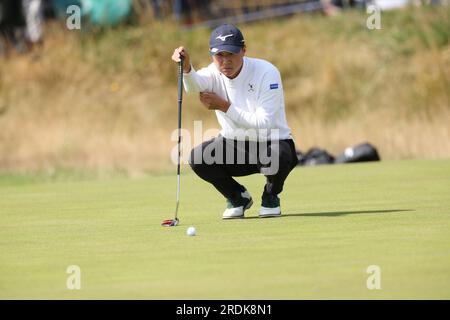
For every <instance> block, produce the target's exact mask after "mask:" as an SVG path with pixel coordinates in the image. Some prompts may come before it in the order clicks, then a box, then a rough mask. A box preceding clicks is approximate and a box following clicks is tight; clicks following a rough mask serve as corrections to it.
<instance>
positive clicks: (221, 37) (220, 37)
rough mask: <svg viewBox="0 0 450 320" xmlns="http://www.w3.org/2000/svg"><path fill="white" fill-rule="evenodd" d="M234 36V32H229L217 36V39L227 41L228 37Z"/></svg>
mask: <svg viewBox="0 0 450 320" xmlns="http://www.w3.org/2000/svg"><path fill="white" fill-rule="evenodd" d="M232 36H234V34H227V35H226V36H223V35H220V36H217V37H216V39H220V40H222V41H226V40H227V38H228V37H232Z"/></svg>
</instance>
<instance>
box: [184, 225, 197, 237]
mask: <svg viewBox="0 0 450 320" xmlns="http://www.w3.org/2000/svg"><path fill="white" fill-rule="evenodd" d="M196 233H197V231H195V228H194V227H189V228H187V230H186V234H187V235H188V236H195V234H196Z"/></svg>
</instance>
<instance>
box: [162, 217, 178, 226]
mask: <svg viewBox="0 0 450 320" xmlns="http://www.w3.org/2000/svg"><path fill="white" fill-rule="evenodd" d="M179 222H180V220H178V218H175V219H166V220H164V221H163V222H162V223H161V225H162V226H163V227H175V226H177V225H178V223H179Z"/></svg>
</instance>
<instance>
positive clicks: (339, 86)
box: [0, 6, 450, 174]
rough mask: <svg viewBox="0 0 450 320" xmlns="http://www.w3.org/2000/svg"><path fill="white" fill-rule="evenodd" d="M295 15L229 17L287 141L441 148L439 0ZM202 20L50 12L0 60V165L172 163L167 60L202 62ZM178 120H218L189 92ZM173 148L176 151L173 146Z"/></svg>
mask: <svg viewBox="0 0 450 320" xmlns="http://www.w3.org/2000/svg"><path fill="white" fill-rule="evenodd" d="M367 17H368V16H367V15H366V14H365V13H364V12H362V11H343V12H342V14H340V15H337V16H334V17H324V16H321V15H308V16H307V15H297V16H294V17H292V18H289V19H273V20H269V21H263V22H255V23H249V24H242V25H239V27H240V28H241V30H242V31H243V33H244V35H245V37H246V41H247V45H248V51H247V53H248V56H251V57H258V58H263V59H267V60H269V61H271V62H272V63H273V64H275V65H276V66H278V68H279V69H280V71H281V74H282V77H283V83H284V88H285V100H286V110H287V117H288V122H289V124H290V126H291V129H292V131H293V134H294V137H295V139H296V143H297V148H298V149H301V150H303V151H304V150H306V149H308V148H310V147H313V146H319V147H322V148H325V149H327V150H329V151H331V152H332V153H335V154H338V153H340V152H342V151H343V150H344V149H345V148H346V147H348V146H351V145H353V144H356V143H359V142H363V141H369V142H371V143H373V144H374V145H375V146H376V147H377V148H378V150H379V152H380V155H381V157H382V159H411V158H426V159H434V158H449V157H450V126H449V123H450V46H449V35H450V8H449V7H448V6H441V7H420V8H416V7H412V8H408V9H405V10H396V11H389V12H383V13H382V30H368V29H367V28H366V19H367ZM209 32H210V30H208V29H194V30H190V31H186V30H182V29H181V28H180V27H179V26H178V25H177V24H175V23H173V22H169V21H166V22H158V21H152V22H142V23H140V24H138V25H124V26H121V27H119V28H116V29H109V30H108V29H106V30H102V31H98V32H94V33H85V32H82V31H81V32H78V31H68V30H66V29H65V28H64V27H63V26H62V25H60V24H58V23H55V22H50V23H49V24H48V25H47V26H46V41H45V43H44V45H43V46H42V47H41V48H38V49H37V50H35V52H34V53H33V54H32V55H27V56H22V55H16V56H11V57H9V58H8V59H1V60H0V129H1V130H0V171H17V172H24V171H25V172H29V171H52V170H61V169H70V170H71V169H75V170H93V171H98V172H109V171H114V172H117V171H119V172H126V173H127V174H128V173H131V174H133V173H136V174H139V173H140V172H144V171H164V170H166V169H171V168H173V164H172V162H171V159H170V152H171V149H172V148H173V147H174V146H175V144H176V142H175V141H172V140H171V133H172V131H173V130H175V129H176V127H177V80H176V77H177V66H176V65H175V64H174V63H173V62H172V61H171V59H170V56H171V54H172V51H173V49H174V48H175V47H177V46H179V45H185V46H186V47H187V48H188V49H189V51H190V53H191V55H192V59H193V64H194V66H195V67H196V68H197V69H198V68H199V67H202V66H206V65H207V64H209V63H210V57H209V54H208V39H209ZM184 101H185V102H184V111H183V127H185V128H187V129H189V130H192V128H193V122H194V120H202V121H203V129H204V130H206V129H208V128H218V124H217V122H216V120H215V115H214V113H212V112H208V111H206V110H205V109H204V108H203V107H202V106H201V105H200V103H199V101H198V98H197V96H195V95H192V96H185V100H184ZM185 151H189V150H188V148H185Z"/></svg>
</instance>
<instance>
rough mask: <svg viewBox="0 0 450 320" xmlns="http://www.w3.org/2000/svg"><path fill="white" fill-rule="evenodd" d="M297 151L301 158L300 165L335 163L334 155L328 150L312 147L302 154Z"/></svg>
mask: <svg viewBox="0 0 450 320" xmlns="http://www.w3.org/2000/svg"><path fill="white" fill-rule="evenodd" d="M300 155H301V157H300V156H299V153H298V152H297V157H298V158H299V165H303V166H315V165H319V164H330V163H334V157H333V156H332V155H331V154H329V153H328V152H327V151H326V150H323V149H319V148H311V149H309V150H308V152H307V153H306V154H304V155H303V154H301V153H300Z"/></svg>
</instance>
